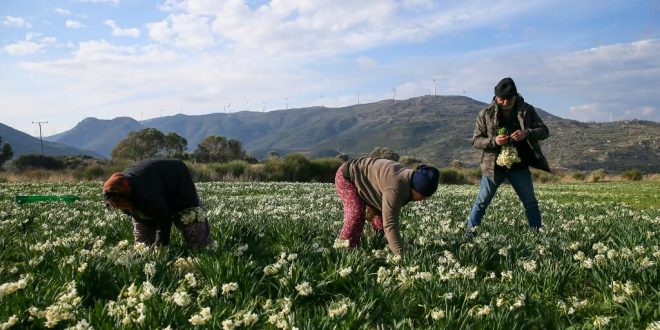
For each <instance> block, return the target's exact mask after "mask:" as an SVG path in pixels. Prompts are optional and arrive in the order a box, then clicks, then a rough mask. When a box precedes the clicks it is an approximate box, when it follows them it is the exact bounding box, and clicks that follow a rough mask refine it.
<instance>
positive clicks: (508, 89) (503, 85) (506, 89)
mask: <svg viewBox="0 0 660 330" xmlns="http://www.w3.org/2000/svg"><path fill="white" fill-rule="evenodd" d="M516 95H518V90H517V89H516V83H514V82H513V79H511V78H509V77H506V78H504V79H502V80H500V82H499V83H497V85H495V96H499V97H503V98H505V99H508V98H511V97H513V96H516Z"/></svg>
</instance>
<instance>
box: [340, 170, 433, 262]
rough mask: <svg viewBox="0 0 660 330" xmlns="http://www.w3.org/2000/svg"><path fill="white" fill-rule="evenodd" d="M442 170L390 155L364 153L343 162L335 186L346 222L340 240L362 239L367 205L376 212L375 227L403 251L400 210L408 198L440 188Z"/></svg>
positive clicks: (420, 197)
mask: <svg viewBox="0 0 660 330" xmlns="http://www.w3.org/2000/svg"><path fill="white" fill-rule="evenodd" d="M439 178H440V173H439V171H438V169H436V168H435V167H432V166H426V165H419V166H418V167H417V169H415V170H412V169H409V168H407V167H405V165H403V164H400V163H397V162H393V161H391V160H387V159H378V158H369V157H363V158H358V159H355V160H350V161H348V162H345V163H344V164H342V165H341V166H340V167H339V169H338V170H337V174H336V175H335V188H336V189H337V194H338V195H339V198H340V199H341V202H342V204H343V206H344V224H343V226H342V228H341V232H340V233H339V240H344V241H348V246H349V247H356V246H357V245H358V244H359V243H360V236H361V235H362V229H363V228H364V222H365V207H366V206H369V207H370V208H371V209H372V210H370V211H373V212H374V213H375V212H377V213H380V214H379V215H375V216H373V215H372V217H373V220H371V222H372V227H373V228H374V229H375V230H383V231H384V234H385V238H386V239H387V242H388V244H389V247H390V249H391V250H392V252H394V253H395V254H398V255H402V254H403V240H402V239H401V234H400V233H399V214H400V212H401V208H402V207H403V206H404V205H406V204H408V202H413V201H421V200H424V199H426V198H428V197H430V196H431V195H433V193H434V192H435V191H436V189H438V180H439Z"/></svg>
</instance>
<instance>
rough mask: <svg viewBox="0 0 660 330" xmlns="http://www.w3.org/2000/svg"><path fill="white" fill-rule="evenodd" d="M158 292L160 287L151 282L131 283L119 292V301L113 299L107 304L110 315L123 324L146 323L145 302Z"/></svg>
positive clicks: (119, 323)
mask: <svg viewBox="0 0 660 330" xmlns="http://www.w3.org/2000/svg"><path fill="white" fill-rule="evenodd" d="M157 293H158V289H156V287H155V286H154V285H153V284H151V282H144V283H142V286H141V287H138V286H136V285H135V283H131V285H130V286H129V287H128V288H126V289H125V290H122V292H120V293H119V296H118V297H117V301H114V300H111V301H109V302H108V303H107V304H106V308H107V310H108V315H110V316H112V317H114V318H115V320H117V323H118V325H121V326H131V325H139V324H144V320H145V318H146V308H145V306H144V302H145V301H147V300H149V299H151V298H152V297H153V296H154V295H156V294H157Z"/></svg>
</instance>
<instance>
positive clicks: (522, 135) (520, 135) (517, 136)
mask: <svg viewBox="0 0 660 330" xmlns="http://www.w3.org/2000/svg"><path fill="white" fill-rule="evenodd" d="M528 135H529V131H527V130H517V131H515V132H513V134H511V138H512V139H513V140H514V141H522V140H524V139H526V138H527V136H528Z"/></svg>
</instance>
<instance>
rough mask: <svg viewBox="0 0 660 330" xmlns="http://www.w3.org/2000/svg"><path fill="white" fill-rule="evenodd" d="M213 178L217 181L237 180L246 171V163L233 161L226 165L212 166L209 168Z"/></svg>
mask: <svg viewBox="0 0 660 330" xmlns="http://www.w3.org/2000/svg"><path fill="white" fill-rule="evenodd" d="M209 167H210V168H211V169H212V170H213V172H215V174H216V175H215V177H216V178H219V179H239V178H240V177H241V176H243V175H244V174H245V173H246V172H247V171H248V167H249V165H248V163H247V162H246V161H242V160H233V161H230V162H227V163H221V164H213V165H211V166H209Z"/></svg>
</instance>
